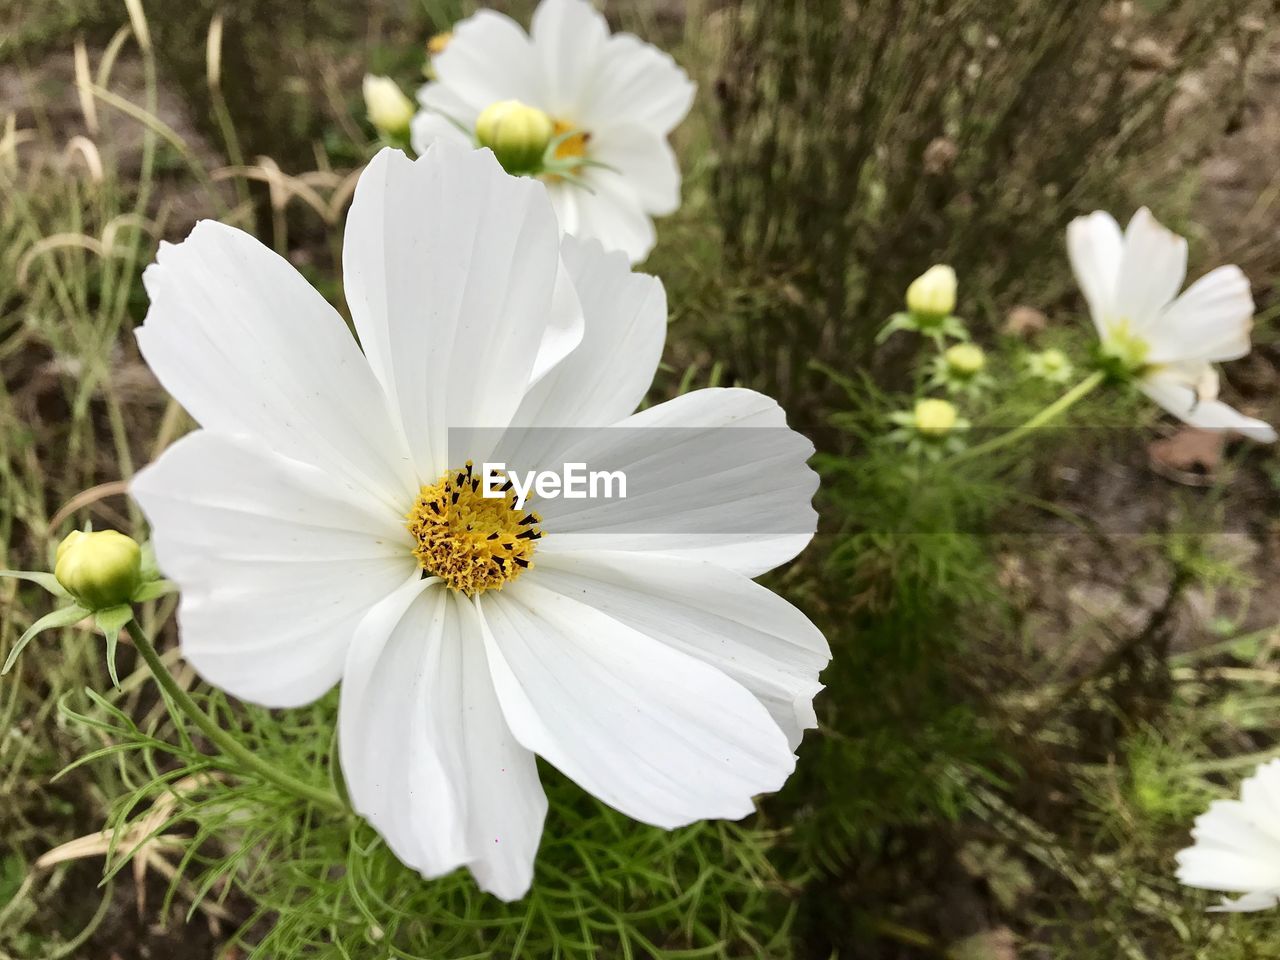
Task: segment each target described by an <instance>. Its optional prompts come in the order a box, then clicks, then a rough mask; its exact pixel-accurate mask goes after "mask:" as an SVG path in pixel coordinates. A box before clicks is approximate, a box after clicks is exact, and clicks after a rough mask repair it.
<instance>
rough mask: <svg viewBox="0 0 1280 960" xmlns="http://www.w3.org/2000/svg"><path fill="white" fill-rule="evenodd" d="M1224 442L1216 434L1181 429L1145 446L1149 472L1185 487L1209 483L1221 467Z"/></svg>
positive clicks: (1209, 431) (1185, 428)
mask: <svg viewBox="0 0 1280 960" xmlns="http://www.w3.org/2000/svg"><path fill="white" fill-rule="evenodd" d="M1225 442H1226V440H1225V437H1224V436H1223V434H1222V432H1221V431H1219V430H1199V429H1197V428H1196V427H1181V428H1180V429H1179V430H1178V432H1177V433H1175V434H1174V435H1173V436H1171V437H1166V438H1165V439H1163V440H1153V441H1152V442H1151V443H1149V444H1148V445H1147V456H1148V457H1149V458H1150V461H1151V468H1152V469H1153V470H1155V472H1156V473H1158V474H1160V475H1161V476H1162V477H1166V478H1167V479H1169V480H1173V481H1175V482H1177V483H1184V484H1187V485H1188V486H1193V487H1202V486H1204V485H1205V484H1208V483H1212V482H1213V481H1214V478H1215V476H1216V474H1217V471H1218V468H1219V467H1220V466H1221V465H1222V448H1223V445H1224V444H1225Z"/></svg>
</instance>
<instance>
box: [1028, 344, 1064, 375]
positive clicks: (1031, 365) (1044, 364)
mask: <svg viewBox="0 0 1280 960" xmlns="http://www.w3.org/2000/svg"><path fill="white" fill-rule="evenodd" d="M1027 370H1028V372H1029V373H1030V374H1031V375H1032V376H1033V377H1039V378H1040V379H1041V380H1047V381H1048V382H1049V383H1065V382H1066V381H1068V380H1070V379H1071V374H1072V372H1073V371H1072V368H1071V361H1070V360H1069V359H1067V355H1066V354H1065V353H1063V352H1062V351H1061V350H1057V349H1054V348H1052V347H1050V348H1049V349H1048V350H1041V351H1040V352H1039V353H1033V354H1031V355H1030V356H1029V357H1027Z"/></svg>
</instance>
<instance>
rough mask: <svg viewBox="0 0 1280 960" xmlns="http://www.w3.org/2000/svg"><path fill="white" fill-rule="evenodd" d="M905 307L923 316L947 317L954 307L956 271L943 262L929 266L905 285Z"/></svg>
mask: <svg viewBox="0 0 1280 960" xmlns="http://www.w3.org/2000/svg"><path fill="white" fill-rule="evenodd" d="M907 309H908V310H909V311H911V312H912V313H914V314H918V315H920V316H925V317H948V316H950V315H951V314H952V313H953V312H954V311H955V309H956V272H955V271H954V270H952V269H951V268H950V267H948V266H945V265H944V264H938V265H937V266H933V267H930V268H929V269H928V270H926V271H925V272H924V273H922V274H921V275H920V276H918V277H916V279H915V280H913V281H911V286H909V287H907Z"/></svg>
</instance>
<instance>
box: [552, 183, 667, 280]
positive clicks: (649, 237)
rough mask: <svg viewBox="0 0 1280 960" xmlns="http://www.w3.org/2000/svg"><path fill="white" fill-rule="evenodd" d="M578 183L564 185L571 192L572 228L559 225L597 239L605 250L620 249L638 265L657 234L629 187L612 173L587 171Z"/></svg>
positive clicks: (577, 234) (575, 233)
mask: <svg viewBox="0 0 1280 960" xmlns="http://www.w3.org/2000/svg"><path fill="white" fill-rule="evenodd" d="M582 180H583V183H582V184H565V185H564V187H565V190H566V191H572V193H573V204H574V210H575V219H576V221H577V222H576V225H575V227H574V229H573V230H570V229H569V228H568V227H567V226H564V225H562V226H561V229H563V230H564V232H565V233H572V234H573V235H574V236H577V237H584V238H590V239H595V240H599V241H600V242H601V243H602V244H603V245H604V248H605V249H606V250H621V251H622V252H623V253H625V254H626V255H627V257H628V258H629V259H630V260H631V262H632V263H639V262H640V261H641V260H643V259H644V258H645V257H647V256H648V255H649V251H650V250H652V249H653V245H654V242H655V241H656V239H657V234H656V233H654V229H653V220H651V219H650V218H649V215H648V214H647V213H646V212H645V209H644V204H642V203H641V202H640V198H639V196H637V195H636V192H635V190H634V189H633V188H632V186H631V184H630V183H628V182H627V180H626V179H625V178H624V177H623V176H622V175H621V174H618V173H615V172H614V171H612V170H602V169H599V168H595V169H587V170H586V171H584V172H583V174H582Z"/></svg>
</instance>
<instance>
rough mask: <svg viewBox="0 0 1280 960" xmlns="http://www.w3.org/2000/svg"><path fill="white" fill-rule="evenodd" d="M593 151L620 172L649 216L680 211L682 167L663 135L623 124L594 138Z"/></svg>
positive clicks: (594, 154) (592, 153)
mask: <svg viewBox="0 0 1280 960" xmlns="http://www.w3.org/2000/svg"><path fill="white" fill-rule="evenodd" d="M591 147H592V150H591V156H592V159H594V160H599V161H600V162H601V163H603V164H607V165H608V166H610V167H612V168H613V169H614V170H616V171H618V173H619V174H621V175H622V177H623V178H624V179H625V180H626V182H627V186H628V187H630V188H631V190H632V192H633V193H635V195H636V198H637V199H638V200H639V201H640V205H641V206H642V207H643V208H644V210H645V212H646V213H649V214H652V215H653V216H657V217H661V216H666V215H667V214H669V213H674V212H675V211H676V210H677V209H678V208H679V206H680V164H679V161H677V160H676V155H675V152H674V151H673V150H672V149H671V144H669V143H667V140H666V138H665V137H663V136H662V135H661V134H658V133H655V132H653V131H652V130H649V129H646V128H645V127H642V126H639V125H638V124H631V123H628V124H620V125H618V126H613V127H610V128H609V130H608V132H606V133H602V134H600V135H599V136H598V137H593V138H592V141H591ZM601 176H602V177H603V176H604V175H603V174H601Z"/></svg>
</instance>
